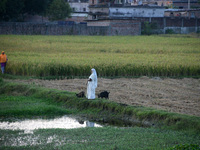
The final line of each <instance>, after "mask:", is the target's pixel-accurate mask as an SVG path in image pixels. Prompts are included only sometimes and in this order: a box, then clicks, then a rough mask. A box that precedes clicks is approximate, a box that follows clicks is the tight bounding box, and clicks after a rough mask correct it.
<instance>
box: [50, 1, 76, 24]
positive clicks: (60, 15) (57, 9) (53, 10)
mask: <svg viewBox="0 0 200 150" xmlns="http://www.w3.org/2000/svg"><path fill="white" fill-rule="evenodd" d="M71 12H72V10H71V8H70V5H69V4H68V3H66V2H65V1H64V0H53V2H52V3H51V4H50V6H49V8H48V10H47V16H48V17H49V20H51V21H55V20H62V19H65V18H66V17H70V14H71Z"/></svg>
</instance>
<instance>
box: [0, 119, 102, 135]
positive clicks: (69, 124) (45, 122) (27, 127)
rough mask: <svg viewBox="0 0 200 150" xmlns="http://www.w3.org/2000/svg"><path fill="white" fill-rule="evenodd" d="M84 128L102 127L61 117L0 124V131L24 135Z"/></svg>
mask: <svg viewBox="0 0 200 150" xmlns="http://www.w3.org/2000/svg"><path fill="white" fill-rule="evenodd" d="M84 127H102V126H101V125H99V124H96V123H94V122H90V121H78V120H76V119H74V118H71V117H68V116H63V117H61V118H56V119H32V120H30V119H27V120H23V121H17V122H0V129H9V130H24V132H25V133H31V132H33V130H35V129H49V128H61V129H74V128H84Z"/></svg>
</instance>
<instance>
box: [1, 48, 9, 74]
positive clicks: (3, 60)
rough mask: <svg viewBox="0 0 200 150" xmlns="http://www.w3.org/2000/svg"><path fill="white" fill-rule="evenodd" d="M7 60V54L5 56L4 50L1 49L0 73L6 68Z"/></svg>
mask: <svg viewBox="0 0 200 150" xmlns="http://www.w3.org/2000/svg"><path fill="white" fill-rule="evenodd" d="M7 61H8V59H7V56H6V54H5V52H4V51H2V52H1V55H0V63H1V72H2V74H4V73H5V68H6V63H7Z"/></svg>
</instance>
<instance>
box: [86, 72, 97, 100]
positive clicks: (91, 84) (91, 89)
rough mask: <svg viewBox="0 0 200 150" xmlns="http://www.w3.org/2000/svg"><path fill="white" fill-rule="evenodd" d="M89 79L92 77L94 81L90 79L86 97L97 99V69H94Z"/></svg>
mask: <svg viewBox="0 0 200 150" xmlns="http://www.w3.org/2000/svg"><path fill="white" fill-rule="evenodd" d="M89 79H92V81H88V84H87V95H86V97H87V98H88V99H95V89H96V88H97V74H96V70H95V69H92V74H91V75H90V77H89Z"/></svg>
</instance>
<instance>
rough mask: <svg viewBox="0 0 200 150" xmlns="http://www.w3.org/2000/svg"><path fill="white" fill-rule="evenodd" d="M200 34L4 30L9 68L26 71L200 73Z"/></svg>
mask: <svg viewBox="0 0 200 150" xmlns="http://www.w3.org/2000/svg"><path fill="white" fill-rule="evenodd" d="M199 47H200V39H199V38H196V35H168V36H134V37H132V36H116V37H115V36H114V37H105V36H18V35H1V36H0V49H1V50H5V52H6V54H7V56H8V59H9V61H8V64H7V72H8V73H10V74H13V75H22V76H40V77H43V76H88V75H89V74H90V69H91V68H92V67H94V68H95V69H96V70H97V74H98V76H114V77H116V76H143V75H146V76H170V77H171V76H176V77H177V76H200V63H199V57H200V49H199Z"/></svg>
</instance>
